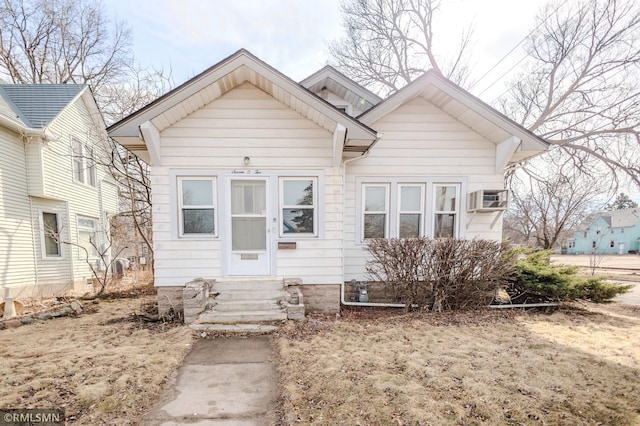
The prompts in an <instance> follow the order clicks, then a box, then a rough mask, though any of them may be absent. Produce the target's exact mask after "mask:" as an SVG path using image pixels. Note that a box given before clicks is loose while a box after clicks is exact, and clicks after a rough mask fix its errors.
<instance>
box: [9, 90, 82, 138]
mask: <svg viewBox="0 0 640 426" xmlns="http://www.w3.org/2000/svg"><path fill="white" fill-rule="evenodd" d="M87 88H88V86H87V85H86V84H0V96H2V98H3V99H4V101H5V103H6V105H7V106H8V107H9V108H10V109H11V111H12V112H13V113H14V114H15V116H14V117H13V118H14V119H15V118H17V119H18V120H20V122H22V123H24V125H26V126H27V127H30V128H34V129H41V128H44V127H46V126H47V125H48V124H49V123H51V122H52V121H53V120H54V119H55V118H56V117H57V116H58V115H59V114H60V113H61V112H62V111H63V110H64V109H65V108H66V106H67V105H69V104H70V103H71V102H72V101H73V100H74V99H76V98H77V97H78V96H80V95H81V93H82V92H83V91H84V90H85V89H87ZM3 109H4V110H5V111H6V107H1V106H0V111H1V110H3Z"/></svg>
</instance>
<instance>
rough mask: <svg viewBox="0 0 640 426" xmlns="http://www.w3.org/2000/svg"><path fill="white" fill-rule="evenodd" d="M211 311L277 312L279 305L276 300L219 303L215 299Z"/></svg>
mask: <svg viewBox="0 0 640 426" xmlns="http://www.w3.org/2000/svg"><path fill="white" fill-rule="evenodd" d="M213 309H214V310H215V311H217V312H256V311H278V310H280V305H279V304H278V301H277V300H234V301H226V300H224V301H220V300H217V299H216V304H215V305H214V307H213Z"/></svg>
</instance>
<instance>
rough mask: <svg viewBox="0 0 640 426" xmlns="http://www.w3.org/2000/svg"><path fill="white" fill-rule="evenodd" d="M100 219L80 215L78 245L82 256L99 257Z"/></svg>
mask: <svg viewBox="0 0 640 426" xmlns="http://www.w3.org/2000/svg"><path fill="white" fill-rule="evenodd" d="M99 243H100V242H99V241H98V221H97V220H96V219H92V218H89V217H83V216H78V246H80V257H81V258H84V257H85V256H86V257H89V258H91V257H98V247H99Z"/></svg>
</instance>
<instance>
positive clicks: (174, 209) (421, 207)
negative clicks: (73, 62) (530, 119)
mask: <svg viewBox="0 0 640 426" xmlns="http://www.w3.org/2000/svg"><path fill="white" fill-rule="evenodd" d="M107 131H108V133H109V135H110V136H111V137H113V138H114V139H115V140H117V141H118V142H120V143H121V144H122V145H124V146H125V147H127V148H128V149H129V150H131V151H132V152H134V153H135V154H137V155H139V156H140V157H141V158H143V159H145V160H146V161H148V162H150V164H151V167H152V176H151V181H152V194H153V226H154V231H153V241H154V247H155V285H156V286H157V287H158V297H159V299H163V300H171V301H173V303H175V305H176V306H178V305H180V303H181V302H180V294H181V291H182V287H183V286H184V285H185V284H186V283H187V282H189V281H192V280H193V279H194V278H197V277H202V278H204V279H215V280H216V281H217V282H224V283H225V284H224V286H223V285H221V286H220V287H219V288H217V289H216V290H215V291H216V292H217V293H221V292H224V291H225V289H231V290H233V283H234V282H237V283H239V284H238V286H242V285H245V284H244V283H242V280H241V279H240V278H235V279H234V277H243V279H244V280H251V279H253V280H258V279H259V278H261V277H265V278H271V279H278V280H280V279H284V280H293V281H297V282H300V281H301V283H302V285H301V286H300V288H301V289H302V293H303V294H304V296H305V297H304V301H305V305H306V306H307V309H308V310H315V311H325V312H335V311H337V310H338V309H339V307H340V302H341V286H342V285H343V283H344V282H345V281H349V280H351V279H356V280H363V279H365V278H366V277H365V269H364V266H365V262H366V260H367V252H366V250H365V247H366V240H367V238H377V237H381V238H392V237H401V238H405V237H411V236H417V235H420V236H428V237H439V236H454V237H460V238H484V239H492V240H500V239H501V235H502V211H503V210H504V209H506V207H507V202H508V191H506V190H505V189H504V170H505V168H506V167H508V166H509V165H512V164H514V163H517V162H519V161H522V160H524V159H526V158H528V157H531V156H533V155H537V154H539V153H541V152H543V151H544V150H546V149H547V146H548V145H547V143H546V142H545V141H543V140H542V139H540V138H538V137H537V136H535V135H534V134H532V133H530V132H529V131H527V130H526V129H524V128H523V127H521V126H520V125H518V124H517V123H515V122H513V121H511V120H510V119H508V118H507V117H505V116H504V115H502V114H500V113H499V112H497V111H496V110H494V109H492V108H491V107H489V106H488V105H486V104H484V103H483V102H481V101H480V100H478V99H477V98H475V97H473V96H471V95H470V94H469V93H467V92H466V91H464V90H463V89H461V88H460V87H458V86H456V85H455V84H453V83H451V82H450V81H448V80H446V79H445V78H443V77H442V76H441V75H439V74H437V73H435V72H427V73H426V74H425V75H424V76H422V77H421V78H418V79H417V80H415V81H414V82H413V83H411V84H409V85H408V86H407V87H405V88H404V89H402V90H401V91H399V92H397V93H396V94H394V95H393V96H390V97H389V98H388V99H385V100H381V99H380V98H378V97H377V96H375V95H374V94H372V93H371V92H369V91H368V90H366V89H364V88H362V87H361V86H359V85H357V84H355V83H354V82H353V81H351V80H349V79H348V78H346V77H345V76H344V75H342V74H340V73H339V72H337V71H336V70H334V69H333V68H331V67H325V68H323V69H322V70H320V71H319V72H317V73H315V74H313V75H312V76H310V77H308V78H307V79H305V80H304V81H302V82H301V83H297V82H295V81H293V80H291V79H289V78H288V77H286V76H285V75H283V74H282V73H280V72H279V71H277V70H276V69H274V68H272V67H271V66H269V65H267V64H266V63H264V62H262V61H261V60H260V59H258V58H256V57H255V56H253V55H252V54H250V53H249V52H247V51H246V50H240V51H238V52H236V53H235V54H233V55H232V56H230V57H228V58H227V59H225V60H223V61H222V62H220V63H218V64H217V65H214V66H213V67H211V68H209V69H207V70H206V71H204V72H203V73H201V74H200V75H198V76H196V77H194V78H193V79H191V80H189V81H188V82H186V83H185V84H183V85H181V86H179V87H177V88H176V89H174V90H172V91H171V92H169V93H168V94H166V95H164V96H162V97H160V98H159V99H157V100H156V101H154V102H153V103H151V104H150V105H148V106H146V107H144V108H142V109H141V110H139V111H137V112H135V113H133V114H131V115H130V116H129V117H127V118H125V119H123V120H122V121H120V122H118V123H116V124H114V125H113V126H111V127H109V128H108V129H107ZM221 296H222V294H221Z"/></svg>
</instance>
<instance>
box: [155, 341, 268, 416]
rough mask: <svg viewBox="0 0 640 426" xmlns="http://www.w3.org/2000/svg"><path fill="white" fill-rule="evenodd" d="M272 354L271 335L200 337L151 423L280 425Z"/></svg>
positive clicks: (157, 408)
mask: <svg viewBox="0 0 640 426" xmlns="http://www.w3.org/2000/svg"><path fill="white" fill-rule="evenodd" d="M271 356H272V348H271V343H270V338H269V337H268V336H250V337H246V338H241V337H224V338H223V337H221V338H217V339H200V340H197V341H196V342H195V344H194V345H193V348H192V350H191V352H190V353H189V354H188V355H187V356H186V358H185V361H184V363H183V365H182V366H181V367H180V368H179V369H178V377H177V380H176V383H175V384H174V385H173V387H172V389H170V390H169V391H168V392H166V394H165V396H164V398H163V399H162V401H161V402H160V403H159V404H158V405H157V406H156V407H155V408H154V409H153V410H152V411H151V412H150V413H149V415H148V416H147V417H146V421H145V424H147V425H153V426H170V425H183V424H189V425H199V426H204V425H207V426H267V425H272V424H275V413H274V407H275V401H276V395H277V382H278V374H277V371H276V368H275V365H274V364H273V363H272V362H271V360H270V358H271Z"/></svg>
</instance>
